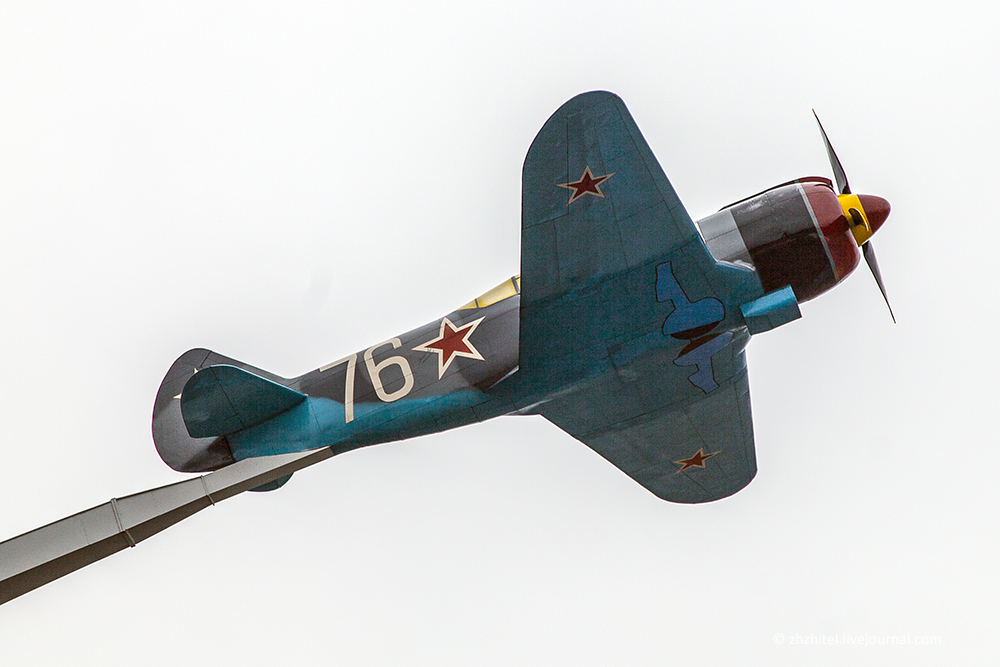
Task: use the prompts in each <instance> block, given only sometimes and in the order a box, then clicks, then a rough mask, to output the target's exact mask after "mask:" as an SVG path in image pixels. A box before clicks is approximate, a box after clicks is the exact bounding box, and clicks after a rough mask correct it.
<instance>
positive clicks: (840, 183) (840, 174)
mask: <svg viewBox="0 0 1000 667" xmlns="http://www.w3.org/2000/svg"><path fill="white" fill-rule="evenodd" d="M812 112H813V116H815V117H816V124H817V125H819V133H820V134H822V135H823V143H824V144H826V154H827V155H828V156H830V166H831V167H832V168H833V177H834V179H836V181H837V190H839V191H840V194H842V195H849V194H851V186H850V185H848V184H847V174H845V173H844V166H843V165H842V164H840V159H839V158H838V157H837V154H836V153H834V152H833V146H832V145H831V144H830V138H829V137H828V136H826V130H824V129H823V123H820V122H819V116H818V115H817V114H816V110H815V109H813V110H812Z"/></svg>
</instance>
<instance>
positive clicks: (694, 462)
mask: <svg viewBox="0 0 1000 667" xmlns="http://www.w3.org/2000/svg"><path fill="white" fill-rule="evenodd" d="M718 453H719V452H712V453H710V454H706V453H705V450H704V448H702V447H699V448H698V451H697V452H695V453H694V456H692V457H691V458H687V459H681V460H680V461H674V463H676V464H677V465H679V466H681V467H680V468H679V469H678V470H677V472H684V471H685V470H687V469H688V468H704V467H705V461H707V460H708V459H710V458H712V457H713V456H715V455H716V454H718Z"/></svg>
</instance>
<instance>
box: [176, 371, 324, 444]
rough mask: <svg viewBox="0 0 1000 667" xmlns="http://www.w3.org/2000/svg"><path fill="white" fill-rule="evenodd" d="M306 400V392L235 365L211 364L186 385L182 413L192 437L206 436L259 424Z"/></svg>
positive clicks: (240, 429) (182, 399)
mask: <svg viewBox="0 0 1000 667" xmlns="http://www.w3.org/2000/svg"><path fill="white" fill-rule="evenodd" d="M304 400H306V395H305V394H300V393H299V392H297V391H294V390H292V389H289V388H288V387H285V386H282V385H280V384H278V383H277V382H272V381H270V380H265V379H264V378H262V377H260V376H258V375H254V374H253V373H249V372H247V371H245V370H242V369H240V368H236V367H235V366H228V365H219V366H209V367H208V368H204V369H202V370H201V371H199V372H197V373H195V374H194V375H193V376H192V377H191V379H190V380H188V381H187V384H185V385H184V391H183V392H182V393H181V415H182V416H183V417H184V425H185V426H186V427H187V430H188V433H189V434H190V435H191V437H192V438H207V437H211V436H217V435H226V434H229V433H235V432H236V431H242V430H243V429H245V428H250V427H251V426H256V425H257V424H260V423H261V422H264V421H267V420H268V419H271V418H272V417H276V416H278V415H279V414H281V413H282V412H285V411H286V410H290V409H291V408H294V407H295V406H296V405H298V404H299V403H301V402H302V401H304Z"/></svg>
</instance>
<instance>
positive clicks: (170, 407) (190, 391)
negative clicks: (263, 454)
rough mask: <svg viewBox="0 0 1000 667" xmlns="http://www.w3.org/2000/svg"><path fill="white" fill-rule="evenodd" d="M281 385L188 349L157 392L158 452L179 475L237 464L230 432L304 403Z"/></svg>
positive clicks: (253, 370) (267, 375)
mask: <svg viewBox="0 0 1000 667" xmlns="http://www.w3.org/2000/svg"><path fill="white" fill-rule="evenodd" d="M205 371H208V373H207V374H206V375H205V376H204V378H202V377H201V373H202V372H205ZM283 382H284V380H283V378H281V377H279V376H277V375H274V374H273V373H268V372H267V371H263V370H261V369H259V368H254V367H253V366H250V365H249V364H244V363H242V362H239V361H236V360H235V359H230V358H229V357H224V356H222V355H221V354H216V353H215V352H212V351H210V350H205V349H200V348H198V349H194V350H188V351H187V352H185V353H184V354H182V355H181V356H180V357H179V358H178V359H177V361H175V362H174V363H173V365H172V366H171V367H170V370H168V371H167V374H166V376H165V377H164V378H163V382H162V383H160V389H159V391H157V393H156V401H155V402H154V404H153V442H154V443H155V444H156V451H157V453H158V454H159V455H160V458H161V459H163V462H164V463H166V464H167V465H168V466H170V467H171V468H173V469H174V470H177V471H180V472H208V471H212V470H218V469H219V468H224V467H225V466H228V465H231V464H233V463H235V462H236V459H235V458H234V457H233V452H232V449H231V447H230V446H229V442H228V440H227V439H226V434H227V433H232V432H234V431H237V430H240V429H241V428H246V427H247V426H252V425H254V424H257V423H260V422H261V421H264V420H266V419H269V418H270V417H272V416H274V415H276V414H279V413H280V412H283V411H284V410H287V409H288V408H289V407H292V406H293V405H295V404H296V403H297V402H301V401H302V400H304V399H305V396H304V395H303V394H300V393H298V392H296V391H293V390H291V389H288V388H287V387H285V386H283V384H282V383H283ZM189 385H190V386H189ZM292 400H295V401H296V402H295V403H290V401H292Z"/></svg>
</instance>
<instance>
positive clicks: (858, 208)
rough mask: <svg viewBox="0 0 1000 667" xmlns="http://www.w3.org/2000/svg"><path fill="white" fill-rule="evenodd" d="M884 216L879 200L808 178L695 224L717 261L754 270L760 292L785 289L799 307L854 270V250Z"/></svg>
mask: <svg viewBox="0 0 1000 667" xmlns="http://www.w3.org/2000/svg"><path fill="white" fill-rule="evenodd" d="M851 211H855V212H856V213H851ZM888 214H889V203H888V202H887V201H885V200H884V199H882V198H881V197H875V196H873V195H839V196H838V195H837V192H836V191H835V190H834V188H833V183H832V182H831V181H830V180H829V179H826V178H822V177H819V176H814V177H808V178H801V179H798V180H796V181H792V182H790V183H784V184H782V185H779V186H776V187H774V188H771V189H770V190H766V191H764V192H762V193H760V194H757V195H754V196H753V197H749V198H747V199H744V200H742V201H739V202H736V203H735V204H732V205H730V206H727V207H725V208H723V209H722V210H721V211H719V212H718V213H715V214H714V215H711V216H708V217H707V218H704V219H703V220H700V221H698V226H699V227H700V228H701V231H702V236H703V237H704V238H705V243H706V245H707V246H708V249H709V251H710V252H711V253H712V255H713V256H714V257H715V259H717V260H720V261H726V262H733V263H742V264H746V265H749V266H752V267H753V268H754V269H755V270H756V271H757V275H758V277H759V278H760V281H761V284H762V285H763V287H764V291H765V292H773V291H775V290H779V289H781V288H783V287H786V286H791V288H792V289H793V290H794V292H795V296H796V298H797V299H798V301H799V302H802V301H808V300H810V299H814V298H816V297H817V296H819V295H820V294H822V293H823V292H826V291H827V290H829V289H830V288H832V287H833V286H834V285H836V284H837V283H838V282H840V281H841V280H843V279H844V278H846V277H847V276H848V275H850V273H851V272H852V271H854V269H855V268H857V266H858V264H859V262H860V261H861V252H860V249H859V245H860V244H862V243H864V242H865V241H867V239H868V238H870V236H871V234H873V233H874V232H875V231H876V230H877V229H878V228H879V227H880V226H881V224H882V223H883V222H884V221H885V218H886V217H887V216H888ZM849 216H850V217H849ZM859 225H860V226H861V228H859ZM859 234H860V235H861V236H862V237H863V238H858V236H859Z"/></svg>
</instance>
